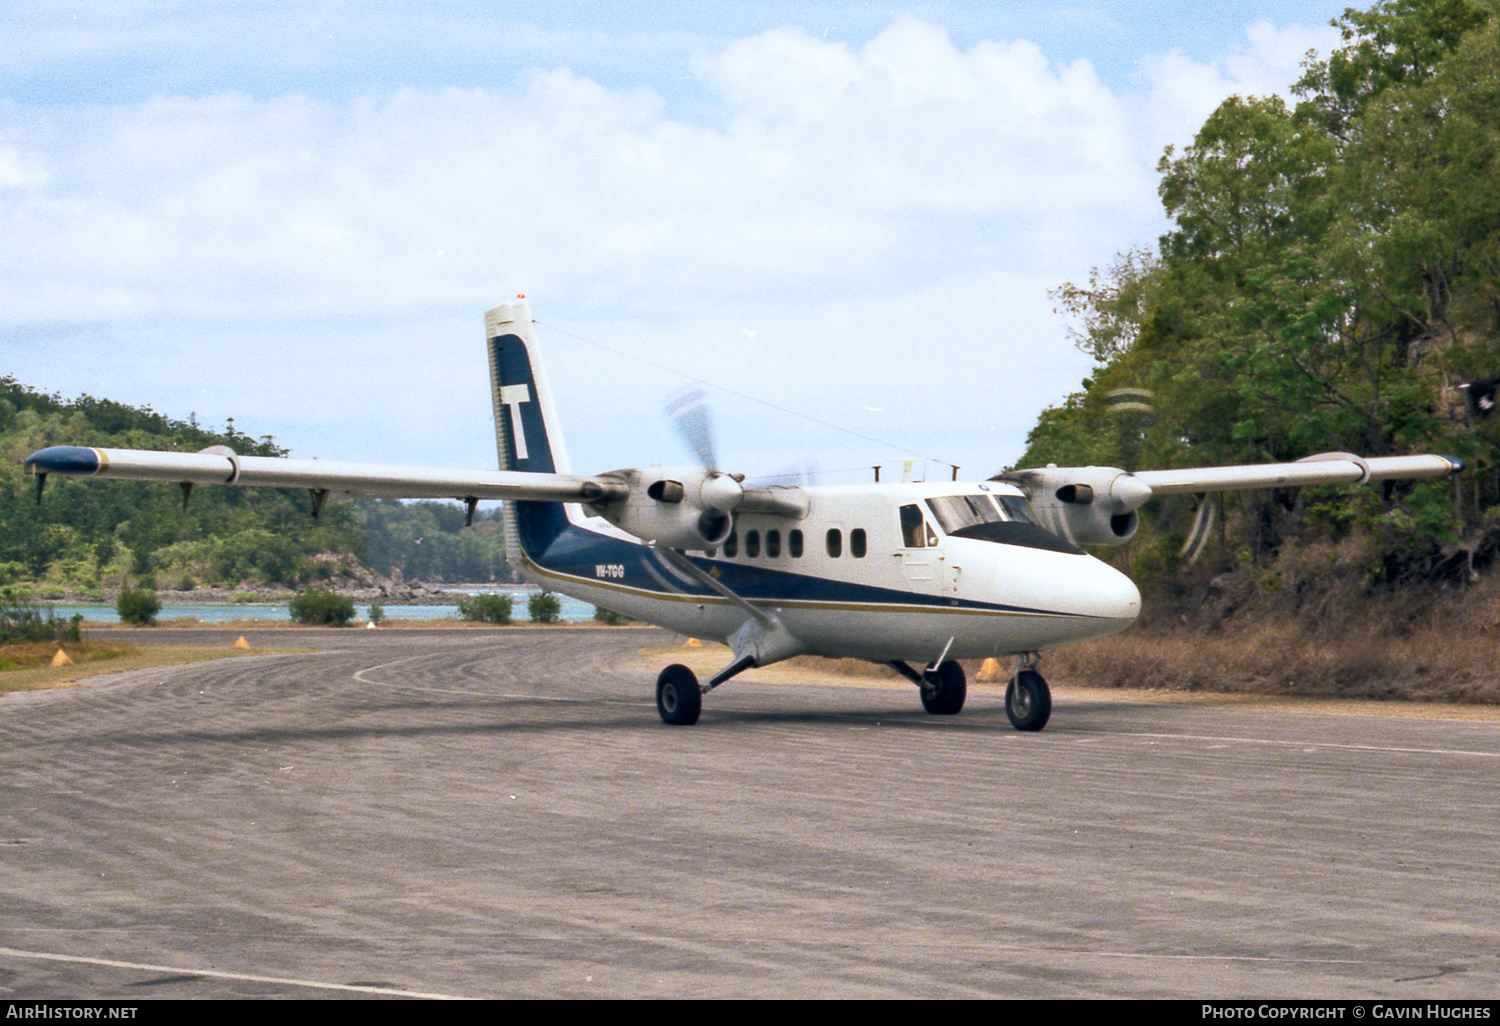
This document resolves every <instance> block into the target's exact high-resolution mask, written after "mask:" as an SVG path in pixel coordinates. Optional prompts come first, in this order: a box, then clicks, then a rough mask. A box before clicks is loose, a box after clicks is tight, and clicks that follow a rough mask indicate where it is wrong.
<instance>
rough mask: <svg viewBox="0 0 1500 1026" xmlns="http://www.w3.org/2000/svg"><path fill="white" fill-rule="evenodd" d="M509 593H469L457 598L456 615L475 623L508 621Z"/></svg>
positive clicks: (510, 607) (509, 608) (510, 606)
mask: <svg viewBox="0 0 1500 1026" xmlns="http://www.w3.org/2000/svg"><path fill="white" fill-rule="evenodd" d="M511 609H512V603H511V600H510V596H509V595H470V596H469V597H468V598H462V599H459V600H458V615H459V616H461V617H463V618H464V619H465V620H473V621H475V622H476V623H510V616H511Z"/></svg>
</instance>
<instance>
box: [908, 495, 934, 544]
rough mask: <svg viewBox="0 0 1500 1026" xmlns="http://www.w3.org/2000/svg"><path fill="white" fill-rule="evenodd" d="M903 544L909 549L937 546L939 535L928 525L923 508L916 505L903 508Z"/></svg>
mask: <svg viewBox="0 0 1500 1026" xmlns="http://www.w3.org/2000/svg"><path fill="white" fill-rule="evenodd" d="M901 544H902V545H904V546H906V547H907V548H908V549H925V548H927V547H928V546H929V545H936V544H937V534H936V533H934V532H933V530H932V528H931V527H929V526H928V525H927V520H926V518H925V517H923V516H922V508H921V507H920V506H918V505H916V504H915V503H913V504H912V505H910V506H902V507H901Z"/></svg>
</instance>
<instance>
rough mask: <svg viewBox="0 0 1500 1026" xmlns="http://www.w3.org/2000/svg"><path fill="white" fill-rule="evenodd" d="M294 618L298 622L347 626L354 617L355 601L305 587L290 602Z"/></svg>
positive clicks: (289, 607)
mask: <svg viewBox="0 0 1500 1026" xmlns="http://www.w3.org/2000/svg"><path fill="white" fill-rule="evenodd" d="M287 608H288V609H289V610H291V614H292V619H293V620H296V621H297V622H298V623H326V624H331V625H333V626H334V627H346V626H348V624H349V621H350V620H352V619H354V602H353V600H352V599H347V598H345V597H344V596H342V595H335V594H334V593H333V592H331V591H322V590H320V589H318V588H304V589H303V590H302V591H299V592H298V593H297V595H296V597H295V598H293V599H292V601H291V602H290V603H288V605H287Z"/></svg>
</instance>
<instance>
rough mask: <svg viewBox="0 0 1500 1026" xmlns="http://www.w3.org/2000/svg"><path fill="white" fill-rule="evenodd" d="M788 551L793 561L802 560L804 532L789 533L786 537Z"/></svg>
mask: <svg viewBox="0 0 1500 1026" xmlns="http://www.w3.org/2000/svg"><path fill="white" fill-rule="evenodd" d="M786 551H787V553H788V554H789V555H790V556H791V557H792V558H793V559H801V558H802V532H801V531H789V532H787V536H786Z"/></svg>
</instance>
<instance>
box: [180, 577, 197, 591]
mask: <svg viewBox="0 0 1500 1026" xmlns="http://www.w3.org/2000/svg"><path fill="white" fill-rule="evenodd" d="M197 587H198V580H197V578H195V577H193V575H192V574H188V575H187V576H185V577H183V579H182V580H180V581H178V582H177V590H178V591H193V590H194V589H196V588H197Z"/></svg>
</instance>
